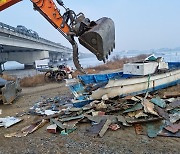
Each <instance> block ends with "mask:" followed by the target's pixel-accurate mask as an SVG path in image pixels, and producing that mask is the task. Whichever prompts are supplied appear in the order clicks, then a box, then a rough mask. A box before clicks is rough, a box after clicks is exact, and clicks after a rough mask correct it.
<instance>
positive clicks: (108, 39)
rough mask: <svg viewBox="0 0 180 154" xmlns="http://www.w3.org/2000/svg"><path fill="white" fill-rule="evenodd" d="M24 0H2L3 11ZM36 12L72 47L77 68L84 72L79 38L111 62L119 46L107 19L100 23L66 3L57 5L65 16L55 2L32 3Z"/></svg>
mask: <svg viewBox="0 0 180 154" xmlns="http://www.w3.org/2000/svg"><path fill="white" fill-rule="evenodd" d="M19 1H21V0H0V11H2V10H4V9H6V8H8V7H10V6H11V5H14V4H15V3H17V2H19ZM30 1H31V2H32V3H33V6H34V9H35V10H37V11H38V12H39V13H40V14H41V15H42V16H43V17H45V18H46V19H47V20H48V21H49V22H50V23H51V24H52V25H53V26H54V27H55V28H56V29H57V30H58V31H59V32H60V33H61V34H62V35H63V36H64V37H65V38H66V39H67V40H68V41H69V42H70V43H71V45H72V47H73V61H74V64H75V67H76V68H77V69H78V70H79V71H80V72H82V73H85V72H84V70H83V69H82V67H81V65H80V63H79V58H78V46H77V43H76V41H75V39H74V37H78V39H79V43H80V44H81V45H83V46H84V47H85V48H87V49H88V50H90V51H91V52H92V53H94V54H95V55H96V57H97V59H98V60H100V61H101V60H103V61H104V62H105V61H106V59H108V55H110V53H111V51H112V50H113V48H114V47H115V27H114V22H113V21H112V20H111V19H110V18H107V17H103V18H101V19H99V20H97V21H90V20H89V19H88V18H85V16H84V14H83V13H79V14H76V13H75V12H74V11H73V10H70V9H69V8H67V7H66V6H65V5H64V3H63V1H62V0H56V1H57V3H58V4H59V5H60V6H62V7H63V8H64V9H65V13H64V14H63V15H61V14H60V10H59V9H58V7H57V6H56V4H55V3H54V2H53V0H30Z"/></svg>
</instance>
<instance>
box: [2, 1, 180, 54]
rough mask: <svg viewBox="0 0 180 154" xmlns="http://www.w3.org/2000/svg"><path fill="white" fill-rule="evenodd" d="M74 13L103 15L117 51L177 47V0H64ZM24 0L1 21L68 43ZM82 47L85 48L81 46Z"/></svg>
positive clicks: (179, 28) (92, 16)
mask: <svg viewBox="0 0 180 154" xmlns="http://www.w3.org/2000/svg"><path fill="white" fill-rule="evenodd" d="M64 3H65V5H66V6H67V7H69V8H71V9H73V10H74V11H75V12H76V13H79V12H83V13H84V14H85V15H86V17H88V18H90V19H91V20H96V19H99V18H101V17H103V16H107V17H110V18H112V19H113V20H114V22H115V28H116V50H117V51H120V50H129V49H136V50H142V49H152V48H163V47H169V48H174V47H179V46H180V0H112V1H108V0H64ZM32 8H33V7H32V4H31V2H30V0H23V2H20V3H18V4H16V5H14V6H12V7H10V8H8V9H7V10H4V11H2V12H1V13H0V21H1V22H4V23H6V24H9V25H12V26H15V27H16V26H17V25H24V26H26V27H27V28H28V29H33V30H35V31H37V32H38V33H39V35H40V36H41V37H44V38H47V39H49V40H51V41H55V42H60V43H61V44H63V45H66V46H69V47H71V46H70V44H69V43H68V42H67V41H66V40H65V39H64V38H63V37H62V36H61V34H60V33H59V32H58V31H57V30H55V29H54V28H53V27H52V26H51V25H50V24H49V23H48V22H47V21H46V19H44V18H43V17H42V16H41V15H40V14H39V13H38V12H37V11H34V10H33V9H32ZM80 49H81V50H84V49H83V48H82V47H81V48H80Z"/></svg>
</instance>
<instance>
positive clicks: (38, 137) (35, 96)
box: [0, 83, 180, 154]
mask: <svg viewBox="0 0 180 154" xmlns="http://www.w3.org/2000/svg"><path fill="white" fill-rule="evenodd" d="M177 89H180V86H179V85H178V86H175V87H171V88H168V89H164V90H161V93H163V92H165V91H169V92H173V91H177ZM55 96H56V97H57V96H58V97H60V98H61V101H62V102H64V101H67V100H68V99H71V98H72V95H71V93H70V91H69V89H68V87H66V86H65V83H61V84H56V83H49V84H45V85H43V86H37V87H36V88H33V87H32V88H31V87H29V88H23V91H22V94H21V95H20V96H19V97H18V98H17V100H16V101H15V102H14V103H13V104H12V105H0V109H2V114H1V115H0V116H1V117H5V116H14V115H16V114H17V113H23V112H27V111H28V110H29V108H30V107H32V106H33V105H34V104H35V103H36V102H37V101H39V100H42V99H43V98H53V97H55ZM21 118H22V119H23V121H22V122H20V123H19V124H16V125H14V126H12V127H10V128H4V127H1V128H0V140H1V146H0V153H1V154H9V153H12V154H14V153H16V154H17V153H23V154H25V153H29V154H38V153H45V154H50V153H57V154H65V153H69V154H79V153H82V154H92V153H105V154H108V153H114V154H116V153H117V154H119V153H124V154H129V153H131V154H136V153H147V154H150V153H156V154H160V153H173V154H178V153H179V151H180V147H179V141H180V139H179V138H168V137H157V138H151V139H150V138H148V137H147V136H146V135H137V134H136V133H135V131H134V128H133V127H129V128H126V129H120V130H117V131H115V132H114V131H110V130H109V131H107V132H106V134H105V135H104V136H103V138H100V137H93V136H89V135H88V134H87V133H85V132H86V129H87V128H89V127H90V124H81V125H78V126H77V130H76V131H74V132H73V133H71V134H69V135H67V136H62V135H60V134H59V133H57V134H51V133H48V132H47V130H46V127H47V126H48V124H46V125H45V126H44V127H42V128H40V129H39V130H37V131H35V132H34V133H32V134H29V135H28V136H26V137H22V138H16V137H12V138H5V137H4V134H8V133H12V132H16V131H19V130H21V129H22V128H23V127H25V126H27V125H29V124H31V123H32V122H33V121H36V120H37V119H39V118H40V117H39V116H35V115H34V116H30V115H24V116H22V117H21Z"/></svg>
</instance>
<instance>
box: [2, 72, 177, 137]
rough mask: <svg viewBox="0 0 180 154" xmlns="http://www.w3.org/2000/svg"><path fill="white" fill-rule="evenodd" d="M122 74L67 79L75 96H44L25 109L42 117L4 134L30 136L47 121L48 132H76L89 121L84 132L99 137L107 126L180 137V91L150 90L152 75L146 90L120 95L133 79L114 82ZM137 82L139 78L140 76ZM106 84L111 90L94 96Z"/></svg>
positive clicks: (115, 128) (119, 129)
mask: <svg viewBox="0 0 180 154" xmlns="http://www.w3.org/2000/svg"><path fill="white" fill-rule="evenodd" d="M122 75H123V74H122V73H120V72H118V73H112V74H110V75H107V74H106V75H97V76H95V75H90V76H86V77H84V76H79V79H80V81H81V82H79V81H78V82H77V79H76V80H74V79H70V80H67V82H66V84H67V86H69V88H70V90H71V91H72V93H73V94H74V96H75V97H74V99H73V100H68V101H65V100H63V99H61V98H60V97H54V98H43V99H42V100H40V101H38V102H36V103H35V104H34V106H33V107H31V108H30V109H29V111H28V112H26V114H30V115H36V116H39V119H38V120H36V121H35V122H33V123H32V124H31V125H29V126H27V127H24V128H22V129H21V130H20V131H19V132H15V133H10V134H6V135H5V137H13V136H14V137H23V136H27V135H28V134H31V133H33V132H34V131H36V130H37V129H39V128H41V127H43V126H44V125H45V124H46V123H49V125H48V126H47V132H49V133H53V134H56V133H59V134H61V135H68V134H70V133H73V132H74V131H76V130H78V127H79V126H80V125H81V124H84V123H88V124H89V125H88V128H87V129H86V131H85V133H86V134H88V135H94V136H99V137H103V136H104V135H105V133H106V131H108V129H111V130H112V131H121V129H126V127H134V128H135V132H136V134H139V135H147V136H148V137H150V138H154V137H157V136H168V137H180V132H179V130H180V97H179V92H178V93H172V94H171V93H167V92H165V93H164V94H163V96H159V95H158V92H154V89H153V90H152V89H151V90H149V85H150V84H151V86H153V85H152V84H154V82H151V83H150V78H151V77H150V76H149V77H144V78H143V88H142V89H143V93H134V91H132V92H133V93H130V94H129V93H126V92H125V91H123V92H125V94H126V95H119V91H118V90H120V89H121V90H122V89H123V88H124V87H125V86H126V85H125V83H128V82H132V81H131V80H129V76H128V77H127V78H128V79H127V78H125V79H122V80H120V81H118V82H115V81H117V80H116V79H117V78H118V77H122ZM85 78H87V80H86V79H85ZM82 79H84V80H82ZM110 79H111V81H110V82H109V83H111V85H113V86H114V87H116V86H118V88H115V89H113V93H111V92H112V91H111V88H110V89H108V81H109V80H110ZM112 79H113V80H112ZM126 79H127V80H126ZM122 81H124V82H123V84H121V82H122ZM154 81H155V80H154ZM178 81H179V79H178ZM178 81H177V82H178ZM135 82H138V79H136V80H135ZM133 83H134V81H133ZM120 85H121V86H120ZM105 86H106V88H107V89H108V91H106V89H103V93H102V94H100V96H101V97H97V98H98V99H93V97H91V96H92V93H93V94H95V93H96V92H98V90H99V89H101V88H104V87H105ZM130 87H131V86H130ZM133 88H135V89H136V86H135V85H133ZM154 88H155V87H154ZM144 89H145V91H144ZM124 90H125V89H124ZM128 90H129V87H128ZM140 90H141V89H140ZM106 92H107V93H109V94H110V95H107V93H106ZM114 94H117V95H114ZM109 96H111V97H109ZM112 96H113V97H112ZM22 116H23V114H22ZM4 123H5V122H4ZM4 123H3V122H2V124H1V125H0V126H5V127H8V126H9V125H5V124H4Z"/></svg>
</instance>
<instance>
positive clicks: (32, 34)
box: [28, 29, 39, 39]
mask: <svg viewBox="0 0 180 154" xmlns="http://www.w3.org/2000/svg"><path fill="white" fill-rule="evenodd" d="M28 33H29V35H30V36H32V37H34V38H36V39H38V38H39V35H38V33H37V32H36V31H34V30H32V29H29V30H28Z"/></svg>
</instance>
